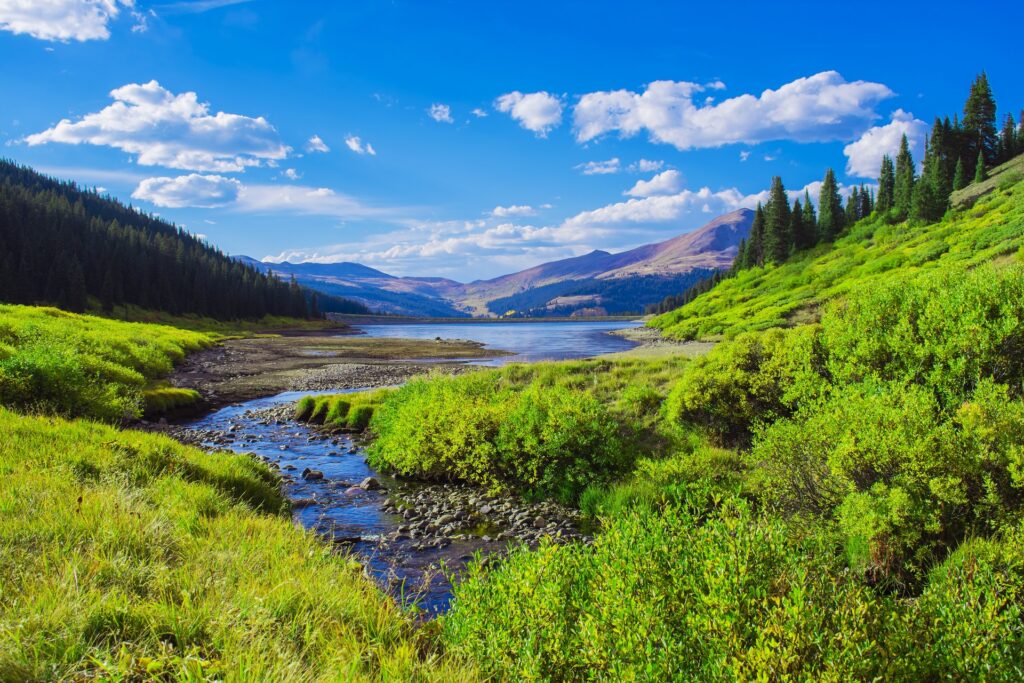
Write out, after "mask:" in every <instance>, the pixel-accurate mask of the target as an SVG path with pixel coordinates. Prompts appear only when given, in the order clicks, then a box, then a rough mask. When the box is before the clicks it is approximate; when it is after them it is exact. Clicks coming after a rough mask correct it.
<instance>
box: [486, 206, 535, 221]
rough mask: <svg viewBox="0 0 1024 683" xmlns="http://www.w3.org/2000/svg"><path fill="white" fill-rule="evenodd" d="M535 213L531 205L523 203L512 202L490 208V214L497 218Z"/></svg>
mask: <svg viewBox="0 0 1024 683" xmlns="http://www.w3.org/2000/svg"><path fill="white" fill-rule="evenodd" d="M536 213H537V212H536V211H535V210H534V208H533V207H532V206H527V205H525V204H521V205H515V204H513V205H512V206H496V207H494V208H493V209H492V210H491V215H492V216H495V217H498V218H504V217H508V216H533V215H534V214H536Z"/></svg>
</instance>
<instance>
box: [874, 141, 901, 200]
mask: <svg viewBox="0 0 1024 683" xmlns="http://www.w3.org/2000/svg"><path fill="white" fill-rule="evenodd" d="M895 186H896V172H895V169H894V168H893V165H892V158H891V157H890V156H889V155H888V154H886V155H884V156H883V157H882V168H881V170H880V171H879V172H878V197H877V199H876V200H875V206H876V207H877V209H878V213H883V214H884V213H888V212H889V211H890V210H891V209H892V207H893V190H894V189H895Z"/></svg>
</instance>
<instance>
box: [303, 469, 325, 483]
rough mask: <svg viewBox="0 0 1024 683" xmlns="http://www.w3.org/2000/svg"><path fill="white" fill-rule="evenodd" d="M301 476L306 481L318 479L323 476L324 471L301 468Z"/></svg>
mask: <svg viewBox="0 0 1024 683" xmlns="http://www.w3.org/2000/svg"><path fill="white" fill-rule="evenodd" d="M302 478H303V479H305V480H306V481H318V480H320V479H323V478H324V473H323V472H321V471H320V470H311V469H309V468H308V467H307V468H306V469H304V470H302Z"/></svg>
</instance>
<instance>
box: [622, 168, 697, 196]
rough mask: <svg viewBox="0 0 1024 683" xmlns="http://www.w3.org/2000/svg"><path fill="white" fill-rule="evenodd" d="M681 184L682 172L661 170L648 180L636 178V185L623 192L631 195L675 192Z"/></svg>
mask: <svg viewBox="0 0 1024 683" xmlns="http://www.w3.org/2000/svg"><path fill="white" fill-rule="evenodd" d="M682 186H683V174H682V173H680V172H679V171H674V170H668V171H662V172H661V173H659V174H658V175H656V176H654V177H653V178H651V179H650V180H638V181H636V185H634V186H633V187H632V188H630V189H628V190H626V191H625V192H624V193H623V194H627V195H629V196H631V197H653V196H655V195H661V194H675V193H676V192H679V190H680V189H681V188H682Z"/></svg>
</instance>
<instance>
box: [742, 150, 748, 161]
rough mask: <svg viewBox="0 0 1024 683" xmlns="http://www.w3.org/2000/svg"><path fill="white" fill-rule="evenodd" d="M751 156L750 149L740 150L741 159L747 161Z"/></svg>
mask: <svg viewBox="0 0 1024 683" xmlns="http://www.w3.org/2000/svg"><path fill="white" fill-rule="evenodd" d="M749 158H750V150H748V149H745V150H743V151H742V152H740V161H746V160H747V159H749Z"/></svg>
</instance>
